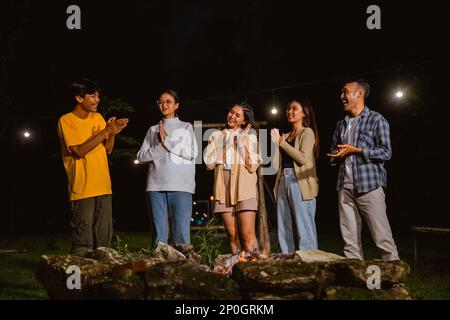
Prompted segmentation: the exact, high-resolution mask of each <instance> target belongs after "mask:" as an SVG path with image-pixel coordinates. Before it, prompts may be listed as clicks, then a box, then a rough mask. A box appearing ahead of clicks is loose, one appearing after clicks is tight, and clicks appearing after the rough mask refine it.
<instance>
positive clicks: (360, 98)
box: [341, 82, 364, 111]
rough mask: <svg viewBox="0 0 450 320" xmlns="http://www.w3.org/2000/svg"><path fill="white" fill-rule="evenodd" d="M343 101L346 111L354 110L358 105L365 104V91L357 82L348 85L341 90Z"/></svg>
mask: <svg viewBox="0 0 450 320" xmlns="http://www.w3.org/2000/svg"><path fill="white" fill-rule="evenodd" d="M341 101H342V104H343V105H344V110H345V111H351V110H354V109H356V107H357V106H358V104H360V103H363V104H364V90H363V89H361V87H360V86H359V85H358V83H356V82H350V83H346V84H345V86H344V87H343V88H342V90H341Z"/></svg>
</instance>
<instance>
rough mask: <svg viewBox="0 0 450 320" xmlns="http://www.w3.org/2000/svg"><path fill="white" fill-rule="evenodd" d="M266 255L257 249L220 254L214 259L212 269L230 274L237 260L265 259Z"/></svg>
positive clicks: (226, 274)
mask: <svg viewBox="0 0 450 320" xmlns="http://www.w3.org/2000/svg"><path fill="white" fill-rule="evenodd" d="M266 259H267V256H266V255H264V254H262V253H260V252H259V250H258V249H254V250H252V251H250V252H249V251H245V250H242V251H239V250H238V251H237V252H236V253H235V254H232V255H226V256H222V258H219V259H217V260H216V261H215V263H214V266H213V271H214V272H216V273H218V274H222V275H225V276H229V275H231V272H232V270H233V266H234V265H235V264H236V263H239V262H254V261H257V260H266Z"/></svg>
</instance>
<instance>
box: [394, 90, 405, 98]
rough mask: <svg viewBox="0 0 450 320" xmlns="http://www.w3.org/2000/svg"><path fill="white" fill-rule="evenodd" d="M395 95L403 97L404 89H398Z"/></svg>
mask: <svg viewBox="0 0 450 320" xmlns="http://www.w3.org/2000/svg"><path fill="white" fill-rule="evenodd" d="M395 96H396V97H397V98H399V99H400V98H403V91H402V90H397V92H396V93H395Z"/></svg>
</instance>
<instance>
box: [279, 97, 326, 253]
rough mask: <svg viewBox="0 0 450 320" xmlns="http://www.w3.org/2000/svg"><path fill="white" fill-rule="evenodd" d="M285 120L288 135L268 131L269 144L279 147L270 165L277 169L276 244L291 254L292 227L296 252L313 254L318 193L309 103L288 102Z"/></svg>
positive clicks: (315, 134) (314, 133) (315, 141)
mask: <svg viewBox="0 0 450 320" xmlns="http://www.w3.org/2000/svg"><path fill="white" fill-rule="evenodd" d="M286 116H287V120H288V122H289V123H290V124H291V126H292V131H291V132H289V133H287V134H283V135H281V136H280V134H279V132H278V129H272V131H271V136H272V141H273V142H275V143H276V144H277V145H278V146H279V148H277V149H276V150H277V152H276V154H275V157H274V162H275V163H274V165H275V167H276V168H277V167H278V169H279V170H278V174H277V178H276V182H275V188H274V192H275V198H276V199H277V222H278V240H279V243H280V248H281V251H282V252H283V253H289V252H294V251H295V250H296V248H295V244H294V233H293V225H294V224H295V226H296V227H297V235H296V236H297V238H298V244H299V245H298V248H299V249H300V250H315V249H317V247H318V246H317V232H316V224H315V221H314V218H315V214H316V197H317V194H318V191H319V182H318V178H317V173H316V157H317V156H318V154H319V135H318V132H317V124H316V120H315V115H314V110H313V108H312V105H311V102H310V101H309V100H308V99H303V98H301V99H300V98H299V99H294V100H291V101H290V102H289V103H288V106H287V110H286Z"/></svg>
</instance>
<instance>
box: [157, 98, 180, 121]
mask: <svg viewBox="0 0 450 320" xmlns="http://www.w3.org/2000/svg"><path fill="white" fill-rule="evenodd" d="M157 104H158V107H159V111H161V113H162V115H163V117H164V118H173V117H175V111H176V110H177V109H178V106H179V103H178V102H175V99H174V98H173V97H172V95H170V94H168V93H163V94H162V95H161V96H160V97H159V100H158V101H157Z"/></svg>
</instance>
